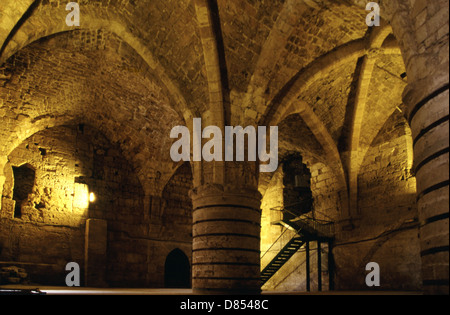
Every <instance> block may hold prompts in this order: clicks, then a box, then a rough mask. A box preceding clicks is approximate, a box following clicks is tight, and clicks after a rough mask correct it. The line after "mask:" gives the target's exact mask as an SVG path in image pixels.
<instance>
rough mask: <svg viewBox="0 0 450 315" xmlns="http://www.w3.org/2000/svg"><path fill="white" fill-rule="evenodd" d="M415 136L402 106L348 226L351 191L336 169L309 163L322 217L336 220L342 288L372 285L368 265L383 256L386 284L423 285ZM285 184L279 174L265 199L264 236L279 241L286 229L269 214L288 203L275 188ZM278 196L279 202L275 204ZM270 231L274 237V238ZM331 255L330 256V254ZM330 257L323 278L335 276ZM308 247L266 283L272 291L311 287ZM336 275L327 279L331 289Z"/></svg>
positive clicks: (370, 165)
mask: <svg viewBox="0 0 450 315" xmlns="http://www.w3.org/2000/svg"><path fill="white" fill-rule="evenodd" d="M411 160H412V158H411V134H410V130H409V127H408V126H407V122H406V121H405V119H404V118H403V116H402V113H400V112H399V111H396V112H395V113H394V114H393V115H392V116H391V118H390V119H389V120H388V121H387V122H386V123H385V125H384V127H383V128H382V130H381V131H380V132H379V134H378V136H377V137H375V139H374V141H373V143H372V145H371V146H370V149H369V150H368V152H367V154H366V157H365V159H364V162H363V165H362V166H361V172H360V175H359V179H358V185H359V190H358V196H359V198H358V206H359V210H358V212H359V216H358V217H357V218H355V220H354V223H353V224H354V226H353V228H351V229H350V230H348V228H349V226H348V225H347V222H345V221H340V218H341V215H340V214H341V212H342V207H343V202H344V199H343V198H342V197H343V195H344V194H345V193H346V191H342V189H340V188H339V185H338V182H337V180H336V176H335V174H334V173H333V171H332V170H331V169H330V168H329V167H328V166H326V165H325V164H323V163H317V162H316V163H309V168H310V171H311V191H312V193H313V198H314V212H315V214H316V217H317V218H319V219H322V220H326V221H333V222H335V231H336V239H335V241H334V243H333V249H332V253H333V261H332V262H331V263H333V266H332V268H335V269H334V270H333V272H334V274H333V279H332V280H333V283H334V285H335V289H337V290H355V289H360V290H366V289H367V286H366V285H365V276H366V274H367V272H366V271H365V266H366V264H368V263H369V262H372V261H373V262H378V263H379V264H380V265H381V266H380V267H381V279H382V281H383V289H386V290H421V271H420V270H421V262H420V249H419V242H418V224H417V207H416V205H415V198H416V182H415V178H414V177H413V174H412V173H411V167H412V161H411ZM282 190H283V185H282V182H280V181H278V182H277V180H276V177H275V176H274V178H273V179H272V181H271V182H270V183H269V185H268V187H267V189H266V190H265V195H264V198H263V204H262V205H263V222H266V223H265V224H263V225H262V239H263V244H265V246H264V247H263V248H267V247H268V246H270V245H269V243H268V240H269V239H270V240H272V242H274V241H275V240H276V239H277V238H278V237H279V236H280V235H281V234H282V233H283V232H284V229H282V228H280V227H274V226H270V224H269V222H267V221H269V219H268V218H267V217H265V216H264V213H266V214H267V213H268V212H267V211H265V210H266V209H267V208H268V206H269V205H270V204H274V205H276V206H282V205H283V200H279V201H276V198H275V197H274V196H272V195H273V194H279V193H280V192H282ZM271 202H272V203H271ZM269 236H270V237H269ZM292 236H293V234H292V233H291V232H288V233H285V236H284V237H282V239H280V240H279V241H278V243H277V244H276V245H275V246H274V247H273V248H272V249H273V251H274V253H273V254H272V256H274V255H275V252H276V250H280V249H281V248H282V247H283V244H286V242H287V241H288V240H289V238H290V237H292ZM316 248H317V247H314V246H313V245H312V247H311V249H312V250H311V290H313V291H315V290H317V288H318V287H317V265H316V262H317V251H316ZM325 257H326V258H325ZM327 258H328V257H327V255H324V254H323V257H322V261H323V263H322V265H323V271H324V274H323V279H326V277H328V273H327V272H326V271H327V270H328V266H327V265H326V262H327ZM305 260H306V258H305V252H304V248H302V249H301V250H300V251H299V252H298V253H297V254H295V255H294V256H293V257H292V258H291V259H290V260H289V261H288V263H287V264H286V265H285V266H283V267H282V269H280V270H279V271H278V273H276V274H275V276H274V277H273V278H272V279H271V280H270V281H269V282H268V283H267V284H266V285H265V286H264V287H263V289H264V290H268V291H271V290H284V291H298V290H299V291H305V290H306V274H305ZM269 261H270V259H266V260H265V261H264V259H263V261H262V267H265V264H267V263H268V262H269ZM327 285H328V280H323V290H327V289H328V287H327Z"/></svg>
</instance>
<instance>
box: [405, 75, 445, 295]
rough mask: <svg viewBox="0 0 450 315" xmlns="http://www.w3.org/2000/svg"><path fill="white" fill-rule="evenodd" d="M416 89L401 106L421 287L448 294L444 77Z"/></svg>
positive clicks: (427, 290)
mask: <svg viewBox="0 0 450 315" xmlns="http://www.w3.org/2000/svg"><path fill="white" fill-rule="evenodd" d="M445 81H447V82H445ZM438 83H440V84H438ZM417 88H418V90H415V89H413V90H410V91H409V93H407V94H406V96H405V102H406V104H408V105H409V107H410V116H409V121H410V124H411V129H412V134H413V143H414V160H415V162H414V164H415V173H416V178H417V193H418V197H417V202H418V210H419V220H420V224H421V226H420V242H421V244H420V245H421V257H422V269H423V285H424V290H425V292H426V293H430V294H436V293H438V294H439V293H446V294H448V292H449V291H448V290H449V287H448V283H449V226H448V221H449V186H448V185H449V124H448V121H449V120H448V118H449V116H448V114H449V91H448V77H447V78H446V79H445V78H438V79H437V78H430V80H429V83H428V84H425V82H422V84H421V85H420V86H417ZM419 91H420V92H422V93H420V92H419Z"/></svg>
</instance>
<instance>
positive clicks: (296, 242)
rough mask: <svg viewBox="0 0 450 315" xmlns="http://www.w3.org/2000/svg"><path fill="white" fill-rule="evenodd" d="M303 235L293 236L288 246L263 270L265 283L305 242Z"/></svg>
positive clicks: (262, 275) (262, 278)
mask: <svg viewBox="0 0 450 315" xmlns="http://www.w3.org/2000/svg"><path fill="white" fill-rule="evenodd" d="M305 243H306V242H305V241H304V240H303V239H302V238H301V237H294V238H292V239H291V240H290V241H289V242H288V243H287V244H286V246H285V247H284V248H283V249H282V250H281V251H280V252H279V253H278V254H277V255H276V256H275V258H274V259H273V260H272V261H271V262H270V263H269V264H268V265H267V266H266V268H264V270H263V271H262V272H261V280H262V282H263V284H264V283H266V282H267V281H269V279H270V278H272V276H273V275H274V274H275V273H277V271H278V270H280V268H281V267H283V266H284V264H285V263H286V262H287V261H288V260H289V259H290V258H291V257H292V256H293V255H294V254H295V253H296V252H297V251H298V250H299V249H300V248H301V247H302V246H303V245H304V244H305Z"/></svg>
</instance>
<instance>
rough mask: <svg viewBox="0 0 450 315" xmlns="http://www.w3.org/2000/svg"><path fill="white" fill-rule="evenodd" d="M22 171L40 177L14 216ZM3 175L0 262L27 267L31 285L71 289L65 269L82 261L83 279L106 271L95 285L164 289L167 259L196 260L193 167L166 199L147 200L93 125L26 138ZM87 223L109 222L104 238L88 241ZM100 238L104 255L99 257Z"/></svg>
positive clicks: (118, 154)
mask: <svg viewBox="0 0 450 315" xmlns="http://www.w3.org/2000/svg"><path fill="white" fill-rule="evenodd" d="M22 165H27V166H29V167H30V168H32V169H33V170H34V172H35V179H34V181H33V182H31V183H29V184H30V187H32V189H31V192H30V194H28V196H27V198H26V200H24V201H23V202H22V204H21V207H20V209H21V213H20V215H17V216H16V217H15V216H14V212H15V210H14V209H15V204H16V201H15V200H14V191H15V188H16V189H17V187H15V178H14V172H13V166H14V167H19V166H22ZM4 173H5V177H6V180H5V184H4V189H3V192H2V204H1V208H0V220H1V221H0V263H1V264H2V265H16V266H25V269H26V270H27V271H28V270H29V271H30V272H28V273H29V278H30V281H31V282H32V283H38V284H47V285H65V274H66V271H65V265H66V264H67V263H69V262H77V263H78V264H79V265H80V267H81V270H82V273H83V275H84V273H85V271H86V269H85V268H86V267H87V266H85V261H88V262H89V261H91V263H90V264H91V265H92V266H95V263H93V261H92V259H94V260H95V261H97V262H98V261H104V262H106V266H105V270H104V272H103V275H101V276H100V274H101V273H98V274H94V275H92V274H91V272H89V274H90V277H91V278H92V277H93V278H94V280H93V281H90V282H91V283H97V284H102V283H103V285H101V286H113V287H114V286H116V287H117V286H119V287H148V286H157V287H161V286H163V285H164V283H163V280H164V263H165V258H166V257H167V255H168V254H169V253H170V252H171V251H172V250H173V249H175V248H180V249H181V250H183V251H184V252H185V253H186V254H187V256H188V257H190V256H191V252H190V250H191V247H192V240H191V233H192V232H191V229H192V219H191V217H192V205H191V202H190V199H189V196H188V192H189V190H190V189H191V187H192V174H191V173H190V166H189V165H185V166H183V167H181V168H180V169H179V172H178V173H177V174H176V175H175V176H174V177H173V178H172V180H171V181H169V183H168V184H167V188H166V190H165V191H164V194H163V196H162V197H158V196H149V195H148V194H146V193H145V192H144V190H143V188H142V186H141V183H140V181H139V179H138V177H137V175H136V174H135V172H134V170H133V168H132V167H131V166H130V164H129V163H128V162H127V160H126V159H125V158H124V157H123V155H122V153H121V150H120V149H118V147H117V146H116V145H113V144H111V143H110V142H109V141H108V139H106V138H105V137H104V136H103V135H102V134H100V133H99V132H97V131H96V130H95V129H93V128H91V127H90V126H84V125H78V126H62V127H55V128H51V129H47V130H45V131H42V132H39V133H37V134H35V135H33V136H32V137H30V138H28V139H27V140H25V141H24V142H23V143H22V144H20V145H19V146H18V147H17V148H16V149H15V150H14V151H13V152H11V154H10V155H9V156H8V163H7V164H6V166H5V171H4ZM18 182H19V180H18ZM91 193H92V194H93V197H94V199H95V200H93V201H89V198H90V195H91ZM88 219H91V220H100V221H101V222H105V224H106V225H105V229H103V231H104V233H103V234H104V235H94V234H92V233H88V234H86V235H85V233H86V221H87V220H88ZM100 221H99V222H100ZM97 234H98V233H97ZM101 239H105V240H106V252H105V251H103V250H102V251H96V250H95V248H96V247H95V242H96V240H101ZM163 241H167V242H166V243H164V242H163ZM91 242H92V244H90V243H91ZM92 248H94V250H92ZM98 252H100V253H102V255H104V257H97V256H98ZM90 258H92V259H91V260H89V259H90ZM83 275H82V276H83ZM95 277H97V278H101V279H96V278H95ZM82 279H84V277H82ZM82 283H83V280H82ZM88 285H89V283H88Z"/></svg>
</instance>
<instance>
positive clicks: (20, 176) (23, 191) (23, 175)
mask: <svg viewBox="0 0 450 315" xmlns="http://www.w3.org/2000/svg"><path fill="white" fill-rule="evenodd" d="M12 169H13V173H14V192H13V199H14V200H15V201H16V206H15V208H14V217H15V218H20V217H21V216H22V204H23V202H24V201H27V200H28V195H29V194H31V193H32V191H33V186H34V181H35V176H36V172H35V171H34V169H33V167H32V166H30V165H28V164H25V165H22V166H20V167H14V166H13V168H12Z"/></svg>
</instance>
